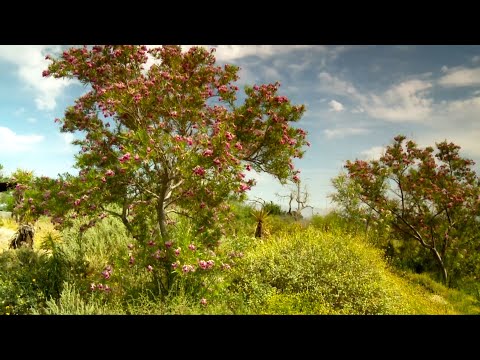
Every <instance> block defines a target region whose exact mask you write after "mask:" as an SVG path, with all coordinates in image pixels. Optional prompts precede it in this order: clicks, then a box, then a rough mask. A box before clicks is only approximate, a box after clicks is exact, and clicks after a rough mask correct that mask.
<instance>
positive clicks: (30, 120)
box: [27, 117, 37, 124]
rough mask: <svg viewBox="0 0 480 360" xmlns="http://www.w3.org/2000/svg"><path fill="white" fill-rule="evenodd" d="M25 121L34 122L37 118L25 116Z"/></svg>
mask: <svg viewBox="0 0 480 360" xmlns="http://www.w3.org/2000/svg"><path fill="white" fill-rule="evenodd" d="M27 121H28V122H29V123H30V124H35V123H36V122H37V119H35V118H34V117H28V118H27Z"/></svg>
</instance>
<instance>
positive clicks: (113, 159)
mask: <svg viewBox="0 0 480 360" xmlns="http://www.w3.org/2000/svg"><path fill="white" fill-rule="evenodd" d="M214 50H215V49H211V50H210V51H207V50H206V49H204V48H201V47H192V48H191V49H190V50H188V51H187V52H182V51H181V47H180V46H163V47H159V48H154V49H150V50H147V47H145V46H93V47H91V48H88V47H86V46H84V47H83V48H71V49H69V50H66V51H64V52H63V54H62V55H61V56H60V57H59V58H55V59H54V58H51V57H49V56H47V58H48V59H50V60H51V61H52V63H51V64H50V65H49V67H48V70H45V71H44V72H43V75H44V76H47V77H48V76H53V77H55V78H75V79H78V80H79V81H80V82H81V83H82V84H84V85H86V86H87V87H89V89H90V90H89V91H88V92H87V93H86V94H85V95H83V96H82V97H80V98H79V99H77V100H76V101H75V105H74V106H71V107H69V108H67V109H66V111H65V116H64V118H63V119H56V120H55V121H56V122H59V123H60V124H61V129H60V130H61V131H62V132H71V133H78V134H79V135H80V136H81V137H82V138H80V139H77V140H75V141H74V143H75V144H77V145H79V146H80V147H81V151H80V152H79V153H78V154H77V155H76V167H77V168H78V169H79V176H78V177H73V176H70V175H64V176H61V177H59V179H56V180H51V179H50V180H49V179H43V180H39V183H38V184H37V190H38V189H40V190H41V191H43V194H42V195H41V196H43V198H41V199H39V200H41V202H42V203H43V205H44V206H43V207H42V206H40V205H38V207H37V211H38V213H39V214H40V213H43V212H47V213H48V214H49V215H51V216H52V217H53V218H54V220H55V221H56V222H57V223H58V224H59V225H66V224H68V220H69V219H68V218H66V217H65V214H66V211H65V210H66V209H71V210H72V211H71V212H70V213H69V216H70V217H77V216H82V217H86V218H89V219H90V220H91V221H90V223H89V225H93V224H94V223H95V222H96V221H97V220H98V219H100V218H103V217H105V216H107V215H109V214H110V215H115V216H118V217H119V218H121V220H122V221H123V223H124V224H125V226H126V227H127V228H128V230H129V231H130V232H131V233H132V234H133V235H134V236H135V237H136V238H137V239H140V240H143V241H147V240H149V239H151V238H155V237H161V238H162V239H163V240H164V241H168V240H169V225H171V224H172V223H173V222H174V219H175V218H174V217H173V216H172V214H178V215H183V216H186V217H189V218H190V219H191V221H192V223H193V224H194V226H195V228H196V231H197V232H198V236H199V237H202V238H203V239H204V240H206V241H207V242H208V241H214V240H215V239H216V238H217V237H218V235H220V234H221V232H222V227H223V224H222V222H223V221H224V220H225V219H226V218H227V216H229V215H228V214H229V212H228V204H227V200H229V199H242V198H244V197H245V192H246V191H247V190H249V189H250V188H251V187H252V186H253V185H254V180H253V179H248V178H247V174H248V171H250V170H251V169H254V170H256V171H258V172H268V173H270V174H272V175H274V176H275V177H276V178H278V179H279V180H280V181H281V182H285V181H287V179H293V180H297V179H298V176H297V172H296V171H295V170H294V167H293V165H292V159H293V158H294V157H298V158H300V157H302V155H303V153H304V150H302V148H303V147H304V145H308V142H307V141H306V133H305V131H303V130H302V129H299V128H294V127H292V126H290V123H291V122H296V121H298V120H299V119H300V118H301V116H302V114H303V112H304V110H305V108H304V106H303V105H292V104H291V103H290V101H289V99H287V97H285V96H280V95H278V94H277V91H278V88H279V86H280V84H278V83H276V84H268V85H261V86H257V85H255V86H253V87H250V86H246V87H245V99H244V101H243V102H242V103H239V101H237V98H236V94H237V92H238V90H239V89H238V87H237V86H236V85H235V84H234V82H235V81H236V80H238V75H237V72H238V70H239V68H238V67H236V66H234V65H228V64H227V65H225V66H223V67H220V66H216V65H215V63H216V59H215V57H214V55H213V52H214ZM147 54H150V56H152V57H153V58H155V59H156V60H157V63H156V64H154V65H152V66H151V67H150V68H149V69H145V68H144V64H145V63H146V61H147ZM39 196H40V195H39ZM112 203H113V204H117V207H118V208H119V209H120V210H119V211H114V210H112V208H109V207H108V206H107V205H108V204H112ZM222 220H223V221H222Z"/></svg>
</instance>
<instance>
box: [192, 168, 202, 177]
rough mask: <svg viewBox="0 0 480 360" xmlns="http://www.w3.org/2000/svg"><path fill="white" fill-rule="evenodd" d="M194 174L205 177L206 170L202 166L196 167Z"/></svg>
mask: <svg viewBox="0 0 480 360" xmlns="http://www.w3.org/2000/svg"><path fill="white" fill-rule="evenodd" d="M193 172H194V173H195V174H196V175H199V176H203V175H205V169H204V168H202V167H201V166H196V167H195V168H194V169H193Z"/></svg>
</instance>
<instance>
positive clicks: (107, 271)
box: [102, 265, 113, 280]
mask: <svg viewBox="0 0 480 360" xmlns="http://www.w3.org/2000/svg"><path fill="white" fill-rule="evenodd" d="M112 272H113V269H112V267H111V265H107V266H105V269H104V270H103V271H102V276H103V277H104V278H105V279H106V280H108V279H110V276H112Z"/></svg>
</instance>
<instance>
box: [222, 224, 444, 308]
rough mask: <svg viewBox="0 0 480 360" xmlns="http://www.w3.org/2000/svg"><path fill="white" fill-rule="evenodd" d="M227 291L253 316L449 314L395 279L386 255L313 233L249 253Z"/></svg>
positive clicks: (291, 236) (358, 241)
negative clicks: (385, 258) (384, 256)
mask: <svg viewBox="0 0 480 360" xmlns="http://www.w3.org/2000/svg"><path fill="white" fill-rule="evenodd" d="M227 290H228V293H229V294H234V295H235V296H237V301H238V302H240V303H238V302H237V305H238V306H243V308H244V312H245V313H250V314H409V313H411V314H413V313H442V312H448V311H449V310H448V309H444V307H442V306H440V305H438V306H436V305H435V304H433V305H431V303H432V302H431V301H430V299H429V298H428V296H427V295H428V294H426V291H424V290H422V289H420V288H419V287H413V286H410V285H409V284H408V283H407V282H406V281H405V280H403V279H401V278H399V277H398V276H396V275H394V274H392V273H391V271H390V270H389V268H388V266H387V264H386V263H385V261H384V260H383V258H382V254H381V252H380V251H379V250H378V249H375V248H374V247H373V246H371V245H369V244H368V243H366V242H365V241H364V240H362V239H361V238H355V237H351V236H348V235H343V236H339V235H338V234H336V235H335V234H332V233H324V232H321V231H318V230H315V229H313V228H308V229H307V230H305V231H297V232H295V233H291V234H288V235H287V234H284V235H282V236H279V237H278V238H276V239H271V241H268V242H263V243H262V244H260V245H258V246H257V247H256V248H255V249H254V250H253V251H251V252H248V253H247V254H246V255H245V257H244V259H243V261H242V262H240V263H239V264H238V266H237V267H235V268H234V269H233V271H232V275H231V278H230V286H229V287H227ZM228 293H227V291H226V292H225V294H224V295H225V297H227V298H228V296H229V295H228ZM245 309H246V310H245Z"/></svg>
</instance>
